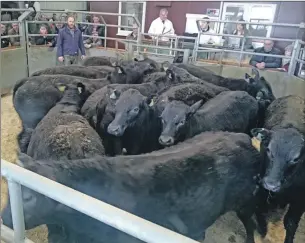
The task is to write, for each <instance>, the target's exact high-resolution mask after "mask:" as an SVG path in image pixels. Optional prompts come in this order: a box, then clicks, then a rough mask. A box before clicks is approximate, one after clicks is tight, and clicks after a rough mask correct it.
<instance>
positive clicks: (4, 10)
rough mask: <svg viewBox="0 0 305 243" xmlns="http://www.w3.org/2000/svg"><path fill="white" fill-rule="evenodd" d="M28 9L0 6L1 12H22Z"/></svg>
mask: <svg viewBox="0 0 305 243" xmlns="http://www.w3.org/2000/svg"><path fill="white" fill-rule="evenodd" d="M28 10H29V9H28V8H0V11H1V12H23V11H28Z"/></svg>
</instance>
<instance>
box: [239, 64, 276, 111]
mask: <svg viewBox="0 0 305 243" xmlns="http://www.w3.org/2000/svg"><path fill="white" fill-rule="evenodd" d="M252 75H253V76H254V77H252V76H250V75H249V74H247V73H246V74H245V80H246V81H247V82H248V83H249V87H248V90H247V91H248V93H249V94H250V95H252V96H253V97H255V98H256V99H257V100H258V101H260V102H262V101H263V102H265V103H266V104H267V105H269V104H270V103H271V102H272V101H273V100H275V97H274V95H273V92H272V88H271V86H270V84H269V83H268V82H267V81H266V79H265V78H264V77H260V74H259V71H258V70H257V69H255V68H253V69H252ZM267 105H266V106H267ZM266 108H267V107H266Z"/></svg>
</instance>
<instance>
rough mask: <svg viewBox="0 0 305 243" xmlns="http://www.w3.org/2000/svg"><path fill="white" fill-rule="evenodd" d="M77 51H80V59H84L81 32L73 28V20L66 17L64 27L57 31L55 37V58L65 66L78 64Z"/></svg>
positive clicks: (71, 17)
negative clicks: (66, 20)
mask: <svg viewBox="0 0 305 243" xmlns="http://www.w3.org/2000/svg"><path fill="white" fill-rule="evenodd" d="M78 49H80V51H81V59H84V57H85V55H86V53H85V47H84V43H83V38H82V32H81V31H80V30H79V29H78V28H77V27H76V26H75V18H74V17H73V16H70V17H68V22H67V25H66V26H65V27H63V28H62V29H60V30H59V33H58V36H57V58H58V61H59V62H60V63H63V64H64V65H65V66H68V65H71V64H78V61H79V60H78V53H79V52H78Z"/></svg>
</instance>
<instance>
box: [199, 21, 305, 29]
mask: <svg viewBox="0 0 305 243" xmlns="http://www.w3.org/2000/svg"><path fill="white" fill-rule="evenodd" d="M198 21H204V19H196V22H198ZM209 22H216V23H230V24H249V25H268V26H279V27H294V28H301V27H302V25H301V24H285V23H272V22H267V23H263V22H259V23H257V22H247V21H231V20H218V19H209Z"/></svg>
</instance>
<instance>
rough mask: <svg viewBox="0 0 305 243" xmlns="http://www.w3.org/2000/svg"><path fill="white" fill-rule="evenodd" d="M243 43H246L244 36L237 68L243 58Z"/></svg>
mask: <svg viewBox="0 0 305 243" xmlns="http://www.w3.org/2000/svg"><path fill="white" fill-rule="evenodd" d="M245 42H246V37H245V36H244V37H243V42H242V44H241V52H240V54H239V63H238V65H239V67H240V66H241V61H242V58H243V53H242V52H243V51H244V48H245Z"/></svg>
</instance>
